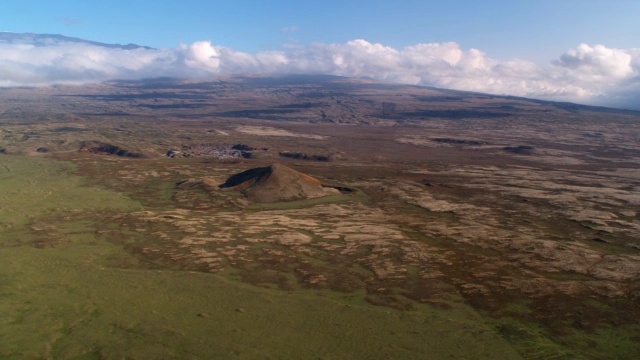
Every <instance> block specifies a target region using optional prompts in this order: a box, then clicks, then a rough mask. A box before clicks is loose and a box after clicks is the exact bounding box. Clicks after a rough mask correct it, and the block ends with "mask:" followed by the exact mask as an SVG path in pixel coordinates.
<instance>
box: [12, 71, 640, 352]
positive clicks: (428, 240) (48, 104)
mask: <svg viewBox="0 0 640 360" xmlns="http://www.w3.org/2000/svg"><path fill="white" fill-rule="evenodd" d="M0 104H1V105H0V152H2V154H0V157H1V156H10V155H11V154H22V155H29V156H38V157H51V158H55V159H61V160H68V161H72V162H74V163H75V164H77V166H78V173H79V174H82V175H84V176H86V177H87V178H88V181H89V182H91V183H92V184H99V185H100V186H104V187H108V188H110V189H115V190H117V191H120V192H122V193H125V194H127V195H128V196H131V197H132V198H134V199H138V200H140V201H141V202H142V203H143V205H144V206H145V210H144V211H139V212H130V213H124V212H123V213H116V214H108V215H104V216H105V218H104V221H101V222H100V223H99V224H96V225H95V226H96V232H97V233H98V234H100V236H101V237H103V238H105V239H108V240H109V241H111V242H113V243H114V244H118V245H121V246H123V247H124V248H125V249H126V250H127V251H128V252H129V253H131V254H134V255H135V256H136V257H137V258H138V259H140V260H141V261H143V262H145V263H146V264H148V266H150V267H155V268H171V269H179V270H188V271H198V272H216V273H229V274H233V276H235V277H237V279H239V280H240V281H243V282H246V283H250V284H253V285H257V286H263V287H269V288H276V289H281V290H283V291H290V290H294V289H312V290H322V291H325V290H326V291H335V292H339V293H350V294H358V295H357V296H363V297H364V298H365V299H366V301H367V302H369V303H370V304H374V305H378V306H383V307H389V308H395V309H402V310H406V311H410V310H411V309H412V308H414V307H415V306H417V305H418V304H428V305H429V306H433V307H437V308H441V309H446V308H448V307H449V306H450V303H451V302H452V301H461V302H463V303H465V304H468V305H470V306H472V307H473V308H475V309H476V310H478V311H480V312H481V313H483V314H486V316H487V317H488V318H491V319H495V320H496V321H497V323H500V324H502V325H499V326H498V327H497V329H498V332H499V333H500V334H501V335H502V336H504V338H506V339H507V340H508V341H510V342H512V343H513V344H516V345H517V346H518V349H520V350H521V354H526V353H527V352H529V356H525V357H530V358H574V357H587V358H588V357H593V358H602V357H611V358H616V357H617V358H624V357H627V356H633V354H636V355H637V354H638V351H640V336H639V335H638V334H640V113H638V112H633V111H625V110H615V109H607V108H599V107H589V106H582V105H576V104H569V103H553V102H545V101H537V100H530V99H523V98H515V97H501V96H493V95H485V94H477V93H466V92H458V91H447V90H439V89H431V88H424V87H415V86H404V85H391V84H382V83H378V82H374V81H371V80H367V79H345V78H336V77H321V76H317V77H316V76H314V77H306V76H290V77H283V78H276V79H271V78H262V77H234V78H228V79H221V80H219V81H213V82H193V81H177V80H172V79H156V80H149V81H137V82H127V81H122V82H111V83H107V84H101V85H91V86H84V87H65V86H61V87H54V88H50V89H5V90H2V92H0ZM292 154H293V155H292ZM272 164H275V165H272ZM247 169H251V170H247ZM292 169H296V170H292ZM234 174H235V175H234ZM305 174H308V175H305ZM316 179H317V180H316ZM221 184H222V185H221ZM323 184H324V186H323ZM93 215H94V214H84V215H83V214H75V215H73V216H79V217H80V216H93ZM70 216H71V215H70ZM53 233H54V232H53V230H52V234H53ZM354 296H356V295H354ZM505 319H515V320H514V321H516V323H517V324H519V325H513V323H511V322H509V323H507V322H501V321H506V320H505ZM612 339H616V340H615V341H614V340H612ZM551 343H552V344H554V345H553V346H557V348H562V349H564V350H563V351H566V353H563V354H564V355H563V356H560V355H558V356H555V355H554V354H556V355H557V353H556V352H553V351H551V350H549V352H545V351H546V350H545V349H546V348H545V347H546V346H551V345H548V344H551ZM614 343H615V344H622V345H619V346H620V347H621V349H622V348H624V349H625V350H620V351H618V350H616V351H618V352H615V351H614V352H612V351H613V350H612V349H613V347H614V346H618V345H611V344H614ZM612 354H613V355H612ZM565 355H566V356H565Z"/></svg>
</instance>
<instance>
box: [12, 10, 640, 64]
mask: <svg viewBox="0 0 640 360" xmlns="http://www.w3.org/2000/svg"><path fill="white" fill-rule="evenodd" d="M283 29H288V30H289V31H288V32H286V30H285V31H283ZM0 30H4V31H11V32H35V33H54V34H63V35H68V36H76V37H81V38H85V39H91V40H96V41H102V42H108V43H129V42H133V43H137V44H141V45H147V46H152V47H175V46H177V45H178V43H179V42H181V41H182V42H185V43H191V42H194V41H198V40H210V41H212V42H213V43H215V44H218V45H221V46H226V47H231V48H234V49H237V50H241V51H248V52H255V51H260V50H267V49H279V48H280V47H281V45H282V44H284V43H287V42H289V38H291V39H294V40H295V41H298V42H300V43H301V44H308V43H312V42H323V43H343V42H346V41H349V40H354V39H365V40H367V41H369V42H373V43H382V44H384V45H388V46H392V47H395V48H402V47H404V46H408V45H413V44H417V43H432V42H448V41H454V42H457V43H459V44H460V45H461V47H462V48H478V49H481V50H482V51H484V52H485V53H487V54H488V55H489V56H492V57H494V58H499V59H508V58H525V59H532V60H544V59H552V58H553V57H555V56H557V55H558V54H561V53H562V52H564V51H565V50H567V49H569V48H571V47H574V46H576V45H578V44H580V43H587V44H592V45H595V44H603V45H606V46H608V47H620V48H629V47H638V46H639V44H638V41H639V40H638V39H639V38H640V36H638V35H639V34H640V1H624V0H609V1H596V0H581V1H575V0H555V1H546V0H536V1H533V0H532V1H520V0H511V1H495V0H494V1H492V0H484V1H478V0H476V1H424V0H422V1H420V0H408V1H407V0H395V1H375V0H373V1H372V0H369V1H359V0H358V1H345V0H343V1H335V0H323V1H283V0H276V1H273V0H271V1H256V0H254V1H189V0H186V1H185V0H183V1H175V0H155V1H153V2H151V1H135V0H129V1H122V0H110V1H69V0H57V1H29V0H19V1H15V0H2V1H0ZM292 30H295V31H292Z"/></svg>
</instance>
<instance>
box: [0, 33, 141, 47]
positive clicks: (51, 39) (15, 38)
mask: <svg viewBox="0 0 640 360" xmlns="http://www.w3.org/2000/svg"><path fill="white" fill-rule="evenodd" d="M60 43H78V44H86V45H93V46H101V47H106V48H110V49H123V50H135V49H147V50H151V49H153V48H151V47H148V46H141V45H136V44H127V45H120V44H105V43H101V42H97V41H90V40H84V39H80V38H74V37H69V36H64V35H57V34H33V33H21V34H19V33H12V32H0V44H29V45H35V46H51V45H57V44H60Z"/></svg>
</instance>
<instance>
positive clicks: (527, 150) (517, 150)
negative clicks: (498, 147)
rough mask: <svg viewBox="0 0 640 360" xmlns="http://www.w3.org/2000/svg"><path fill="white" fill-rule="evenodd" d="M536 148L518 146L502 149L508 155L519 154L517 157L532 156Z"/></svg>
mask: <svg viewBox="0 0 640 360" xmlns="http://www.w3.org/2000/svg"><path fill="white" fill-rule="evenodd" d="M535 149H536V148H535V147H533V146H529V145H520V146H505V147H503V148H502V150H504V151H508V152H510V153H514V154H519V155H533V151H534V150H535Z"/></svg>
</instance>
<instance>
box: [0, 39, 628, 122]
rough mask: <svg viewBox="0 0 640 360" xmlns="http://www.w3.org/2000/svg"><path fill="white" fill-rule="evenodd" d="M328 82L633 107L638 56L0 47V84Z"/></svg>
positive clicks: (371, 48) (347, 47) (600, 50)
mask: <svg viewBox="0 0 640 360" xmlns="http://www.w3.org/2000/svg"><path fill="white" fill-rule="evenodd" d="M238 73H243V74H247V73H253V74H266V75H282V74H292V73H296V74H299V73H305V74H332V75H340V76H351V77H371V78H374V79H378V80H383V81H390V82H397V83H406V84H414V85H428V86H436V87H443V88H451V89H458V90H468V91H479V92H487V93H492V94H500V95H514V96H524V97H533V98H539V99H547V100H558V101H575V102H580V103H588V104H596V105H606V106H617V107H626V108H635V109H640V49H614V48H608V47H606V46H603V45H595V46H590V45H587V44H581V45H579V46H577V47H576V48H574V49H569V50H568V51H566V52H565V53H564V54H561V55H560V56H559V57H558V58H557V59H556V60H553V61H552V62H550V63H548V64H538V63H534V62H531V61H526V60H509V61H500V60H496V59H492V58H490V57H488V56H487V55H486V54H485V53H483V52H482V51H480V50H477V49H468V50H465V49H461V48H460V46H459V45H458V44H457V43H454V42H448V43H427V44H416V45H413V46H408V47H405V48H403V49H395V48H392V47H388V46H384V45H382V44H376V43H370V42H368V41H366V40H361V39H360V40H353V41H349V42H347V43H344V44H325V43H316V44H312V45H308V46H304V47H299V48H293V49H289V50H288V51H264V52H257V53H247V52H241V51H237V50H234V49H231V48H226V47H221V46H215V45H212V44H211V42H209V41H200V42H195V43H192V44H181V45H180V46H178V47H177V48H165V49H147V48H137V49H129V50H126V49H120V48H108V47H104V46H99V45H93V44H86V43H78V42H64V41H59V42H55V43H51V44H48V45H47V46H37V45H33V44H24V43H21V44H14V43H0V86H4V87H9V86H48V85H52V84H83V83H89V82H99V81H104V80H110V79H141V78H149V77H158V76H170V77H182V78H201V79H212V78H215V76H217V75H225V74H238Z"/></svg>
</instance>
